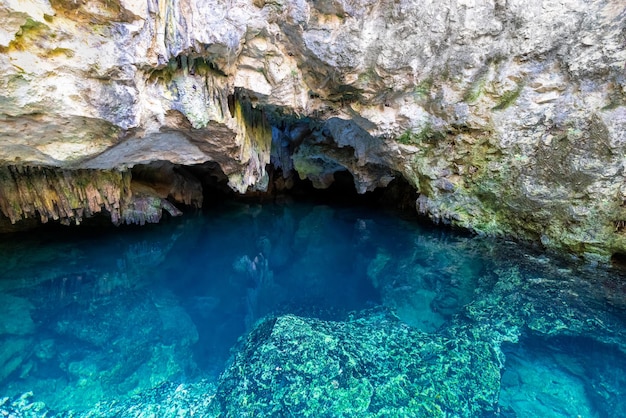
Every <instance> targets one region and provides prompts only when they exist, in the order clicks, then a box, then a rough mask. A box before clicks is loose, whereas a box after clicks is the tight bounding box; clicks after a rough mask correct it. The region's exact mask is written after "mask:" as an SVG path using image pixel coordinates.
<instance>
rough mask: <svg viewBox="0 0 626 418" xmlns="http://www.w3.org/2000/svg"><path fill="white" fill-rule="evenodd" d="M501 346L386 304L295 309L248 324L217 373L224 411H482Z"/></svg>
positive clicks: (491, 404) (495, 385) (492, 393)
mask: <svg viewBox="0 0 626 418" xmlns="http://www.w3.org/2000/svg"><path fill="white" fill-rule="evenodd" d="M499 381H500V363H499V354H498V352H497V351H496V350H494V348H493V347H492V346H491V345H490V344H487V343H483V342H476V341H472V342H470V341H464V340H461V339H458V338H454V337H452V338H445V337H441V336H438V335H432V334H430V335H429V334H426V333H422V332H419V331H417V330H415V329H412V328H410V327H408V326H406V325H404V324H403V323H401V322H400V321H399V320H398V319H397V318H395V317H393V316H392V315H389V314H388V313H385V312H370V313H369V314H366V315H364V316H363V317H360V318H355V319H352V320H350V321H347V322H331V321H321V320H317V319H311V318H301V317H296V316H293V315H286V316H281V317H278V318H274V319H268V320H265V321H263V322H261V323H260V324H258V325H257V327H256V328H255V329H254V330H253V331H252V333H251V334H250V335H249V337H248V338H247V340H246V342H245V343H244V345H243V347H241V349H240V351H239V353H238V354H237V356H236V357H235V359H234V361H233V364H232V365H231V366H230V367H229V368H228V369H227V370H226V372H225V373H224V375H223V376H222V377H221V380H220V385H219V388H218V392H217V399H218V400H219V402H220V404H221V407H222V409H223V411H224V413H225V414H226V415H239V416H252V415H255V414H261V415H264V416H277V415H280V416H282V415H285V416H286V415H297V416H320V415H331V416H356V415H358V416H363V417H367V416H381V417H382V416H446V415H447V414H450V413H453V414H455V415H458V416H468V417H469V416H477V415H480V414H483V413H488V412H493V411H495V408H496V403H497V395H498V390H499Z"/></svg>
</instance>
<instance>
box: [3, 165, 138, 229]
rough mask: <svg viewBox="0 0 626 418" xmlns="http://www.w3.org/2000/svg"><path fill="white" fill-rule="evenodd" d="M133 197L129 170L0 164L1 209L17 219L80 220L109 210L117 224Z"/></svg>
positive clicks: (15, 220)
mask: <svg viewBox="0 0 626 418" xmlns="http://www.w3.org/2000/svg"><path fill="white" fill-rule="evenodd" d="M130 197H131V194H130V173H128V172H122V171H115V170H112V171H102V170H59V169H53V168H46V167H19V166H5V167H1V168H0V210H1V211H2V214H3V215H4V216H6V217H7V218H9V219H10V220H11V223H16V222H18V221H20V220H22V219H27V218H35V217H39V219H40V220H41V222H42V223H45V222H48V221H49V220H51V219H52V220H58V221H60V222H61V223H63V224H70V223H72V222H75V223H77V224H78V223H80V222H81V221H82V220H83V218H85V217H90V216H93V215H94V214H96V213H99V212H102V211H103V210H106V211H107V212H108V213H109V214H110V216H111V221H112V222H113V223H115V224H118V223H120V221H121V208H122V206H123V205H124V204H125V202H126V201H128V200H129V199H130Z"/></svg>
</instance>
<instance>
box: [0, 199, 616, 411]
mask: <svg viewBox="0 0 626 418" xmlns="http://www.w3.org/2000/svg"><path fill="white" fill-rule="evenodd" d="M68 231H69V230H67V229H64V230H58V229H55V230H51V231H49V232H48V233H46V234H41V233H39V234H38V235H37V236H20V237H13V238H11V239H9V240H6V241H5V242H3V243H2V244H1V245H0V257H2V266H0V344H1V345H0V394H3V395H4V396H7V397H8V398H9V399H10V400H11V402H14V403H16V404H17V403H19V402H22V403H23V404H28V403H31V402H33V401H37V402H43V403H45V405H46V407H47V408H50V409H52V410H54V411H60V412H63V411H68V410H74V411H88V410H89V408H91V407H92V406H93V405H95V404H97V403H98V402H109V401H111V400H115V399H117V400H122V399H124V398H126V397H129V396H132V395H136V394H139V393H145V391H147V390H150V389H151V388H155V387H165V386H159V385H161V384H163V383H164V382H173V383H174V385H176V384H179V383H185V382H200V381H202V382H213V383H215V382H217V379H218V377H219V374H220V373H221V372H222V371H223V370H224V368H225V364H226V363H227V361H228V359H229V357H230V355H231V348H232V347H233V346H235V345H236V343H237V340H238V339H239V338H240V337H241V336H243V335H245V334H246V333H247V332H248V331H250V330H251V329H253V328H254V326H255V324H257V323H258V321H259V320H261V319H262V318H264V317H266V316H268V315H283V314H288V313H292V314H296V315H299V316H304V317H314V318H320V319H325V320H332V321H344V320H346V319H347V318H349V317H350V315H352V314H353V313H354V312H358V311H362V310H365V309H369V308H375V307H378V306H381V305H382V306H385V307H387V308H389V309H391V310H392V311H393V312H394V313H395V314H396V315H397V316H398V317H399V318H400V319H401V320H402V321H404V322H405V323H407V324H409V325H410V326H412V327H415V328H417V329H419V330H422V331H425V332H428V333H442V335H446V333H448V334H449V333H450V332H452V331H450V330H452V329H461V328H463V327H468V326H469V325H467V324H469V323H473V324H478V325H472V327H473V328H472V332H471V334H472V335H473V336H474V337H476V336H480V337H482V338H485V339H489V340H490V341H491V340H493V341H496V342H497V344H500V343H503V344H504V345H503V348H502V351H503V353H504V360H503V369H502V381H501V393H500V414H501V415H502V416H554V417H565V416H576V415H580V416H590V417H593V416H598V417H602V416H617V415H611V414H612V413H611V411H616V410H619V411H621V412H620V413H619V414H618V415H624V416H626V411H624V410H621V409H619V408H622V409H623V408H624V407H623V406H621V405H620V402H619V399H622V397H623V396H624V394H625V392H626V385H625V383H626V381H625V379H624V377H623V376H624V375H626V374H625V373H624V372H626V357H625V356H624V352H625V350H624V347H626V344H625V340H624V338H623V337H624V332H623V331H622V328H623V326H622V325H623V322H622V321H623V310H624V308H625V307H626V304H625V303H624V300H625V298H624V289H625V288H624V285H623V281H622V280H621V277H620V276H619V275H618V274H617V273H615V272H611V271H604V270H603V271H598V270H593V271H591V272H586V271H585V270H584V268H578V267H576V266H571V265H566V264H563V263H560V262H558V261H555V260H552V259H549V258H547V257H546V256H542V255H537V254H529V253H527V252H526V253H524V252H523V250H522V249H521V248H520V247H518V246H516V245H514V244H511V243H508V244H505V243H501V242H493V241H489V240H484V239H480V238H476V237H469V236H464V235H458V234H454V233H452V232H450V231H441V230H436V229H431V228H425V227H421V226H419V225H416V224H414V223H411V222H408V221H404V220H401V219H398V218H397V217H394V216H392V215H389V214H385V213H381V212H376V211H373V210H368V209H363V208H360V209H355V208H337V207H330V206H315V205H308V204H295V203H294V204H284V205H278V204H267V205H257V204H237V205H235V204H233V205H231V206H228V207H226V208H222V209H220V210H215V211H213V212H211V213H207V214H203V215H197V216H190V217H186V218H184V219H176V220H172V221H170V222H168V223H166V224H163V225H158V226H151V227H145V228H141V229H137V228H128V229H116V230H114V231H109V232H103V231H97V232H95V231H88V230H86V229H85V230H80V231H78V232H79V233H76V234H74V233H71V234H70V233H68ZM463 329H464V328H463ZM468 335H469V334H468ZM474 337H473V338H474ZM476 338H478V337H476ZM607 359H609V360H607ZM609 364H610V367H609V366H608V365H609ZM477 373H480V371H477ZM163 390H164V389H163ZM27 392H32V396H30V395H29V397H28V399H26V400H24V399H25V398H23V400H22V401H20V400H19V396H20V395H22V394H24V393H27ZM155 396H156V395H155ZM3 402H4V404H5V406H4V407H5V408H8V406H7V405H8V402H9V401H8V400H6V399H5V400H4V401H0V411H1V410H2V408H3V406H2V405H3Z"/></svg>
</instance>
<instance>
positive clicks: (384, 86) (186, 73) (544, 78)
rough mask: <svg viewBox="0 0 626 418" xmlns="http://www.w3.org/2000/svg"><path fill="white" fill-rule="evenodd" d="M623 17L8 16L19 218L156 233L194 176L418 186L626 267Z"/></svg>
mask: <svg viewBox="0 0 626 418" xmlns="http://www.w3.org/2000/svg"><path fill="white" fill-rule="evenodd" d="M625 9H626V7H625V6H624V4H623V2H622V1H621V0H606V1H605V0H597V1H584V0H566V1H562V2H558V3H555V2H549V1H534V2H531V3H529V2H527V1H524V0H510V1H501V0H475V1H469V0H439V1H434V0H431V1H421V2H413V1H386V0H384V1H373V0H310V1H304V0H295V1H283V0H275V1H265V0H206V1H192V0H180V1H173V0H162V1H157V0H147V1H146V0H50V1H48V0H28V1H14V0H2V1H1V2H0V19H2V22H3V25H2V28H0V70H1V71H0V86H1V87H0V121H1V123H0V138H2V139H1V140H2V146H1V147H0V165H1V166H3V168H2V173H0V174H2V176H1V179H0V181H1V182H2V185H0V197H1V198H2V202H3V203H2V205H0V209H1V211H2V213H3V214H4V216H5V217H6V218H8V219H10V220H11V221H12V222H18V221H19V220H20V219H24V218H32V217H40V218H41V219H42V220H46V219H48V218H50V219H57V218H58V219H61V220H64V221H66V222H67V221H70V220H78V221H80V219H82V217H83V216H89V215H90V214H92V213H96V212H98V211H99V210H104V211H105V212H107V213H109V214H110V216H111V217H112V219H113V221H114V222H116V223H117V222H122V221H127V222H140V223H141V222H145V221H155V220H157V219H158V218H159V216H160V211H161V209H167V210H170V211H172V213H176V210H177V209H176V207H174V206H173V205H171V203H170V202H174V203H181V204H186V205H192V206H198V205H201V204H202V200H201V195H202V193H201V191H198V190H199V189H198V187H200V186H199V184H200V183H201V180H199V179H197V178H194V176H192V175H189V174H185V173H183V172H184V171H185V170H184V167H185V166H201V165H203V164H210V165H211V167H213V168H214V169H213V171H212V174H213V175H219V176H222V177H224V180H225V181H226V182H227V184H228V185H229V187H231V188H232V189H233V190H235V191H237V192H239V193H245V192H247V191H251V190H260V191H263V190H266V189H267V187H268V184H269V182H270V178H269V177H270V176H269V173H268V171H269V170H268V167H269V165H270V164H272V166H273V167H275V168H278V169H280V172H281V173H282V176H283V177H284V178H283V180H285V181H284V183H285V184H289V179H290V178H292V176H296V175H297V176H299V177H300V178H302V179H309V180H311V182H312V183H313V184H314V186H316V187H318V188H324V187H328V186H329V185H330V183H332V181H333V178H334V177H333V174H334V173H335V172H338V171H346V170H347V171H349V172H350V173H351V174H352V176H353V178H354V182H355V187H356V189H357V190H358V191H359V192H365V191H371V190H373V189H375V188H376V187H384V186H386V185H387V184H389V182H390V181H391V180H392V179H394V178H397V177H403V178H404V179H406V180H407V181H408V182H409V183H410V184H411V185H412V186H413V187H415V189H416V190H417V191H418V193H419V197H418V198H417V201H416V210H417V211H418V212H419V213H421V214H424V215H427V216H429V217H430V218H431V219H432V220H433V221H435V222H443V223H449V224H453V225H457V226H460V227H463V228H468V229H470V230H473V231H476V232H478V233H485V234H494V235H507V236H514V237H518V238H522V239H531V240H534V241H540V242H541V243H543V245H545V246H546V247H550V248H561V249H565V250H568V251H572V252H574V253H577V254H585V255H587V256H588V257H592V258H593V257H599V258H601V259H606V258H608V257H609V256H610V255H611V254H615V253H626V208H625V204H624V202H625V201H626V185H625V182H624V180H625V178H624V156H625V155H626V154H625V151H626V150H625V147H626V102H625V97H626V91H625V89H626V74H625V72H626V67H625V63H626V47H625V45H626V10H625ZM133 167H152V170H151V169H144V168H142V169H137V168H135V169H134V170H135V173H140V174H138V175H135V180H133V178H132V177H133V175H132V171H131V169H132V168H133ZM129 173H130V174H129ZM169 174H171V176H169ZM71 178H76V179H77V181H76V182H72V181H71V180H68V179H71ZM42 179H43V180H42ZM63 179H65V180H63ZM80 179H82V180H83V181H78V180H80ZM64 182H65V183H67V182H70V183H72V184H75V186H74V187H71V188H68V187H65V186H63V184H65V183H64ZM36 184H39V185H40V186H36V189H37V190H39V193H26V192H25V191H26V190H28V189H29V187H30V188H32V187H33V186H35V185H36ZM43 184H46V185H47V186H45V187H44V186H42V185H43ZM29 185H30V186H29ZM59 190H61V191H63V192H59ZM63 196H65V197H63ZM168 199H169V200H168ZM146 208H152V209H150V210H148V211H147V212H144V209H146ZM124 213H125V214H126V216H125V215H124Z"/></svg>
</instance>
